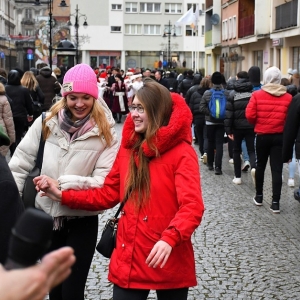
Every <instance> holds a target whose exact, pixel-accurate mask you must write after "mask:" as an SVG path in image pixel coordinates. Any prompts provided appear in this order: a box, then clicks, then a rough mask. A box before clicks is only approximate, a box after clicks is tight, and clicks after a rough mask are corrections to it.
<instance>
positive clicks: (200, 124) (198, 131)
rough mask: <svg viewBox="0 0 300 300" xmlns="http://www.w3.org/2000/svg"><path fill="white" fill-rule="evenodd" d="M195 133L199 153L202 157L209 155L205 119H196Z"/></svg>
mask: <svg viewBox="0 0 300 300" xmlns="http://www.w3.org/2000/svg"><path fill="white" fill-rule="evenodd" d="M194 125H195V127H194V131H195V135H196V137H197V141H198V143H199V151H200V153H201V155H203V154H204V153H207V133H206V125H205V119H204V118H195V119H194Z"/></svg>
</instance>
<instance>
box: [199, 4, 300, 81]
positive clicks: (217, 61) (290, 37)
mask: <svg viewBox="0 0 300 300" xmlns="http://www.w3.org/2000/svg"><path fill="white" fill-rule="evenodd" d="M205 5H206V20H207V21H208V22H206V25H207V23H208V24H209V26H206V27H205V49H206V68H207V70H208V73H211V72H212V71H215V70H221V72H222V73H224V75H225V78H227V79H228V78H229V77H232V76H235V75H236V74H237V72H239V71H247V70H248V69H249V68H250V67H251V66H253V65H255V66H258V67H259V68H260V69H261V71H262V72H261V74H263V72H264V71H265V70H266V69H267V68H268V67H270V66H277V67H278V68H280V69H281V70H282V73H283V74H284V75H287V70H288V68H292V69H296V70H298V71H300V56H299V55H300V40H299V34H300V7H299V3H298V0H264V1H259V0H206V1H205ZM216 16H218V17H216ZM210 26H211V27H212V30H211V31H210V30H209V29H210ZM211 36H212V37H211ZM210 70H211V71H210Z"/></svg>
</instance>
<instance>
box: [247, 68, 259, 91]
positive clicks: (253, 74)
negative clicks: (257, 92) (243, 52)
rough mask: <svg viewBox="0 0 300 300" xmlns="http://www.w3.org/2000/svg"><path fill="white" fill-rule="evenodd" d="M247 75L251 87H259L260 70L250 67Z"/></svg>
mask: <svg viewBox="0 0 300 300" xmlns="http://www.w3.org/2000/svg"><path fill="white" fill-rule="evenodd" d="M248 75H249V80H250V82H251V83H252V85H253V86H259V85H260V68H259V67H256V66H252V67H251V68H250V69H249V71H248Z"/></svg>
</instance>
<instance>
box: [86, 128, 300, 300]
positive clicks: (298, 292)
mask: <svg viewBox="0 0 300 300" xmlns="http://www.w3.org/2000/svg"><path fill="white" fill-rule="evenodd" d="M121 129H122V125H120V124H117V130H118V133H119V136H120V135H121ZM198 154H199V153H198ZM200 168H201V180H202V191H203V198H204V202H205V206H206V211H205V215H204V218H203V221H202V224H201V225H200V227H199V228H198V229H197V230H196V232H195V233H194V235H193V242H194V249H195V261H196V269H197V279H198V285H197V286H196V287H194V288H191V289H190V292H189V298H188V299H189V300H192V299H193V300H194V299H197V300H198V299H280V300H282V299H284V300H285V299H300V285H299V281H300V273H299V272H300V262H299V257H300V251H299V250H300V243H299V241H300V232H299V231H300V226H299V223H300V203H298V202H297V201H296V200H294V198H293V191H294V189H293V188H290V187H288V186H287V179H288V173H287V166H284V173H283V174H284V181H283V188H282V198H281V206H280V209H281V213H280V214H278V215H275V214H273V213H272V212H271V211H270V209H269V206H270V201H271V181H270V170H269V166H268V169H267V171H266V180H265V189H264V204H263V206H261V207H257V206H255V205H254V202H253V200H252V197H253V196H254V193H255V190H254V186H253V183H252V180H251V175H250V172H247V173H243V174H242V181H243V183H242V185H234V184H233V183H232V179H233V176H234V175H233V165H231V164H229V163H228V156H227V149H226V145H225V146H224V159H223V175H222V176H216V175H215V174H214V172H211V171H208V169H207V167H206V166H205V165H204V164H203V163H202V162H200ZM295 182H296V183H297V184H298V183H299V176H298V174H297V176H296V178H295ZM112 215H113V211H112V210H108V211H106V212H105V213H104V214H102V215H100V216H99V221H100V222H99V234H100V233H101V231H102V228H103V226H104V224H105V221H106V220H107V218H108V217H110V216H112ZM108 263H109V260H108V259H106V258H104V257H102V256H101V255H100V254H98V253H97V252H95V256H94V260H93V262H92V266H91V269H90V274H89V277H88V282H87V288H86V299H89V300H92V299H107V300H108V299H112V285H111V284H110V283H109V282H108V281H107V272H108ZM148 299H156V295H155V293H154V292H151V293H150V295H149V298H148Z"/></svg>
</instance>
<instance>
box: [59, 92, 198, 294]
mask: <svg viewBox="0 0 300 300" xmlns="http://www.w3.org/2000/svg"><path fill="white" fill-rule="evenodd" d="M172 98H173V112H172V116H171V119H170V122H169V124H168V125H167V126H164V127H161V128H160V130H159V131H158V133H157V139H156V145H157V148H158V150H159V153H160V156H159V157H155V153H153V151H152V150H151V149H150V148H149V147H148V145H147V144H146V143H145V142H144V144H143V145H142V148H143V151H144V153H145V154H146V155H147V156H148V157H149V158H150V159H151V160H150V163H149V169H150V177H151V179H150V180H151V190H150V199H149V204H148V205H146V206H145V207H143V208H142V209H140V210H139V211H136V209H134V207H133V205H132V203H131V201H130V199H129V200H128V202H126V204H125V206H124V209H123V212H122V213H121V218H120V221H119V225H118V233H117V247H116V249H115V250H114V252H113V254H112V257H111V261H110V266H109V275H108V279H109V280H110V281H111V282H113V283H114V284H117V285H118V286H120V287H122V288H132V289H154V290H157V289H174V288H183V287H191V286H195V285H196V284H197V283H196V275H195V260H194V252H193V247H192V243H191V235H192V233H193V232H194V231H195V229H196V228H197V227H198V225H199V224H200V222H201V218H202V215H203V212H204V205H203V201H202V195H201V188H200V174H199V166H198V158H197V155H196V153H195V151H194V149H193V148H192V146H191V129H190V126H191V122H192V116H191V113H190V110H189V108H188V106H187V105H186V103H185V102H184V99H183V98H182V97H181V96H179V95H178V94H172ZM132 135H134V137H133V138H132ZM135 137H136V133H134V124H133V122H132V119H131V116H130V115H128V117H127V119H126V121H125V124H124V129H123V137H122V145H121V148H120V151H119V153H118V155H117V158H116V161H115V163H114V165H113V168H112V170H111V172H110V173H109V175H108V176H107V177H106V180H105V182H104V187H103V188H101V189H94V190H82V191H64V192H63V193H62V194H63V196H62V204H63V205H68V206H70V207H72V208H78V209H79V208H81V209H86V210H99V209H100V210H101V209H107V208H111V207H113V206H115V205H116V204H117V203H119V202H120V201H121V200H122V199H123V196H124V182H125V178H126V174H127V172H128V165H129V159H130V155H131V149H132V146H133V144H134V141H135ZM159 240H163V241H165V242H167V243H168V244H170V245H171V246H172V247H173V249H172V252H171V255H170V257H169V259H168V261H167V263H166V265H165V266H164V268H162V269H161V268H160V267H157V268H155V269H154V268H149V267H148V266H147V264H146V263H145V261H146V258H147V257H148V255H149V254H150V251H151V249H152V248H153V246H154V245H155V243H157V242H158V241H159Z"/></svg>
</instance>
